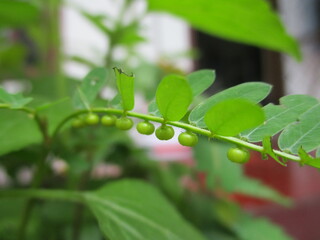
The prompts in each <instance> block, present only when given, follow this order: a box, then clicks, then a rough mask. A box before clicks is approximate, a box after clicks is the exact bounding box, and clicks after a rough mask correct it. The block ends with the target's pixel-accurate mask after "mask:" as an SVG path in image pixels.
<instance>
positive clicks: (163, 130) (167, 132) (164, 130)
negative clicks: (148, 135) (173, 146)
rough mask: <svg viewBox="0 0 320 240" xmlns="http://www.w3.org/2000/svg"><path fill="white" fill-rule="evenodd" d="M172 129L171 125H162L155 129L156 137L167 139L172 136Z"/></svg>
mask: <svg viewBox="0 0 320 240" xmlns="http://www.w3.org/2000/svg"><path fill="white" fill-rule="evenodd" d="M173 136H174V130H173V128H172V127H171V126H166V125H162V126H160V127H158V128H157V130H156V137H157V138H158V139H159V140H169V139H171V138H173Z"/></svg>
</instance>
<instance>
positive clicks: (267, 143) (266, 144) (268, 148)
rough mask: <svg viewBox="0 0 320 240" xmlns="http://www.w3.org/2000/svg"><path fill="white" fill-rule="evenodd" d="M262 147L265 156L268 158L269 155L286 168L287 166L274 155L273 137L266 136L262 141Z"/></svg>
mask: <svg viewBox="0 0 320 240" xmlns="http://www.w3.org/2000/svg"><path fill="white" fill-rule="evenodd" d="M262 146H263V153H262V154H263V155H265V156H266V154H268V155H269V156H270V157H272V158H273V159H274V160H275V161H276V162H277V163H279V164H280V165H282V166H284V167H286V166H287V164H285V163H283V162H282V161H281V160H280V159H279V157H278V156H277V155H276V154H275V153H274V151H273V148H272V144H271V137H269V136H266V137H264V138H263V140H262Z"/></svg>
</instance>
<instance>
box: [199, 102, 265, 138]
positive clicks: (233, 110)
mask: <svg viewBox="0 0 320 240" xmlns="http://www.w3.org/2000/svg"><path fill="white" fill-rule="evenodd" d="M264 119H265V116H264V112H263V110H262V108H261V107H259V106H258V105H256V104H254V103H252V102H249V101H247V100H244V99H229V100H225V101H223V102H220V103H217V104H216V105H214V106H213V107H212V108H211V109H210V110H209V111H208V112H207V113H206V115H205V118H204V120H205V123H206V125H207V127H208V129H209V130H210V131H212V133H213V134H219V135H223V136H235V135H237V134H239V133H240V132H242V131H244V130H246V129H249V128H252V127H254V126H258V125H260V124H262V123H263V121H264Z"/></svg>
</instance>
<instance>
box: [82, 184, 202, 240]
mask: <svg viewBox="0 0 320 240" xmlns="http://www.w3.org/2000/svg"><path fill="white" fill-rule="evenodd" d="M85 197H86V202H87V205H88V206H89V207H90V208H91V210H92V212H93V214H94V215H95V217H96V218H97V219H98V222H99V225H100V228H101V230H102V232H103V233H104V234H105V236H107V237H108V239H110V240H128V239H130V240H144V239H145V240H151V239H152V240H204V238H203V237H202V236H201V235H200V234H199V233H198V232H197V231H196V230H195V229H194V228H193V227H192V226H191V225H190V224H188V223H187V222H186V221H185V220H184V219H182V217H181V216H180V215H179V214H178V213H177V211H176V210H175V209H174V208H173V207H172V206H171V205H170V203H169V202H167V201H166V199H165V198H164V197H163V196H162V195H161V194H160V193H159V192H158V191H157V190H156V189H155V188H153V187H152V186H150V185H148V184H146V183H143V182H141V181H137V180H123V181H117V182H116V183H111V184H108V185H107V186H106V187H103V188H102V189H100V190H98V191H96V192H90V193H87V194H86V196H85Z"/></svg>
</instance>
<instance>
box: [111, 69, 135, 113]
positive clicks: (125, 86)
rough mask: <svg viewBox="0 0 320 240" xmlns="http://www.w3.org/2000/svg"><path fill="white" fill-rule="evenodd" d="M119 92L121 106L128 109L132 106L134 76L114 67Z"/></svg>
mask: <svg viewBox="0 0 320 240" xmlns="http://www.w3.org/2000/svg"><path fill="white" fill-rule="evenodd" d="M114 72H115V74H116V81H117V87H118V90H119V93H120V95H121V101H122V107H123V110H125V111H130V110H132V109H133V107H134V76H133V75H130V76H129V75H127V74H125V73H124V72H122V71H121V69H118V68H114Z"/></svg>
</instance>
